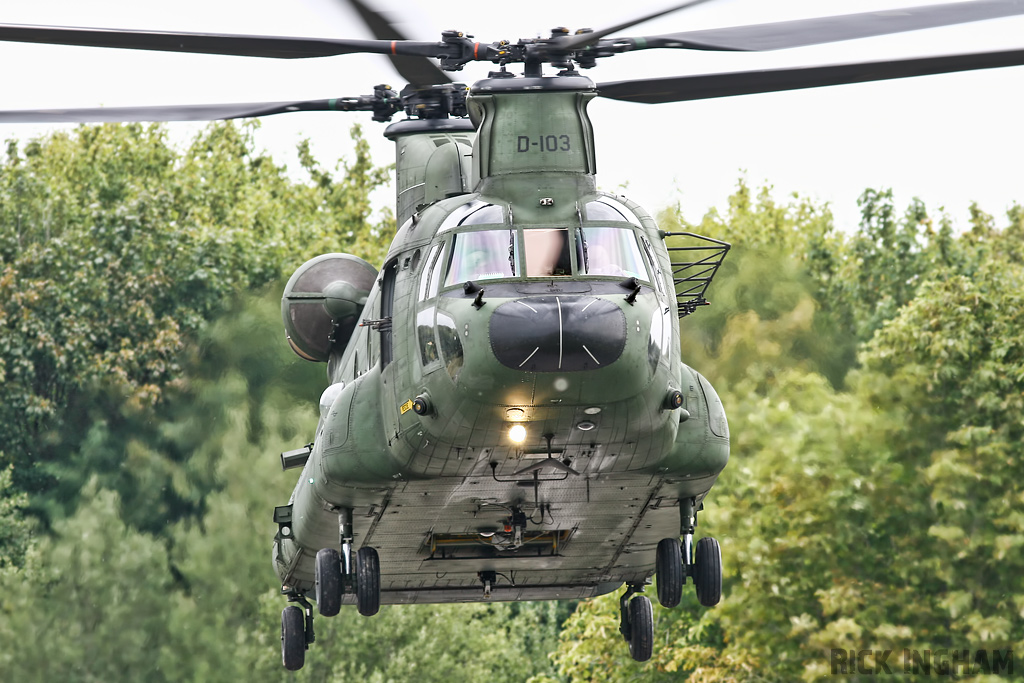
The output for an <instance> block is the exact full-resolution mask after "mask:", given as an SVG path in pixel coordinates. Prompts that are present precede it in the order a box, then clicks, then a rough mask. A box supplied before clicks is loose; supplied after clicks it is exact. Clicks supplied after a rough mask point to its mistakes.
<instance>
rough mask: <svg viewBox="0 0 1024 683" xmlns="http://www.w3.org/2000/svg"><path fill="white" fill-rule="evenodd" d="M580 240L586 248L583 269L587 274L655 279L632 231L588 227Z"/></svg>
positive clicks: (581, 234) (579, 234)
mask: <svg viewBox="0 0 1024 683" xmlns="http://www.w3.org/2000/svg"><path fill="white" fill-rule="evenodd" d="M577 239H578V240H579V241H580V242H581V243H582V245H583V248H582V252H583V259H582V263H583V267H582V268H581V270H582V271H583V272H585V273H586V274H588V275H608V276H616V277H635V278H637V279H639V280H650V279H651V278H650V275H648V273H647V268H646V267H644V261H643V257H642V256H641V255H640V247H639V245H638V244H637V241H636V234H635V233H634V232H633V231H632V230H630V229H628V228H600V227H584V228H583V229H582V233H577Z"/></svg>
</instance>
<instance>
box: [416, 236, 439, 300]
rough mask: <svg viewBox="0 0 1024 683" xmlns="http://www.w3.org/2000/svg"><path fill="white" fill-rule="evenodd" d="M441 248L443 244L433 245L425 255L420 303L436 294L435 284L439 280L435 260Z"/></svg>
mask: <svg viewBox="0 0 1024 683" xmlns="http://www.w3.org/2000/svg"><path fill="white" fill-rule="evenodd" d="M443 246H444V245H443V244H435V245H434V246H433V247H431V249H430V253H429V254H428V255H427V263H426V267H425V268H424V269H423V275H422V279H421V280H420V301H424V300H425V299H429V298H431V297H433V296H434V295H435V294H437V284H438V282H439V281H440V279H441V275H440V273H439V272H438V270H439V269H438V266H437V260H438V256H439V255H440V253H441V248H442V247H443Z"/></svg>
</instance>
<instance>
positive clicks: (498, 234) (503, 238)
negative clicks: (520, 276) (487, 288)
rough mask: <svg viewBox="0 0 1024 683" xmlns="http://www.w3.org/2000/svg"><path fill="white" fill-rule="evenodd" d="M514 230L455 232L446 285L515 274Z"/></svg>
mask: <svg viewBox="0 0 1024 683" xmlns="http://www.w3.org/2000/svg"><path fill="white" fill-rule="evenodd" d="M515 241H516V240H515V231H514V230H508V229H502V230H477V231H475V232H462V233H459V234H457V235H455V239H454V241H453V243H452V250H451V254H450V255H449V257H448V275H447V276H446V277H445V281H444V284H445V286H446V287H447V286H449V285H455V284H458V283H460V282H466V281H468V280H473V281H477V280H493V279H494V278H499V277H515V276H516V249H515Z"/></svg>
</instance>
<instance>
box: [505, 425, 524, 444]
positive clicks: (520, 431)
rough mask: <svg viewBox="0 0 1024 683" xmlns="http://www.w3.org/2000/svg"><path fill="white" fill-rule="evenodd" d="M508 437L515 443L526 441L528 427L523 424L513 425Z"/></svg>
mask: <svg viewBox="0 0 1024 683" xmlns="http://www.w3.org/2000/svg"><path fill="white" fill-rule="evenodd" d="M508 438H509V439H511V440H512V441H514V442H515V443H522V442H524V441H526V427H524V426H523V425H512V428H511V429H510V430H508Z"/></svg>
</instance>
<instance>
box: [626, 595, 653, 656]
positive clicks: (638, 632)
mask: <svg viewBox="0 0 1024 683" xmlns="http://www.w3.org/2000/svg"><path fill="white" fill-rule="evenodd" d="M653 651H654V612H653V610H652V609H651V601H650V600H649V599H648V598H647V596H646V595H638V596H636V597H635V598H633V599H632V600H630V601H629V654H630V655H632V657H633V659H635V660H636V661H638V662H646V661H647V660H648V659H650V658H651V653H652V652H653Z"/></svg>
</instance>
